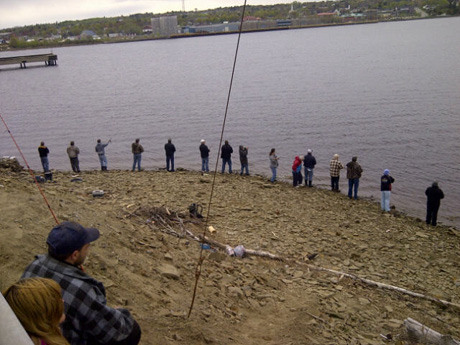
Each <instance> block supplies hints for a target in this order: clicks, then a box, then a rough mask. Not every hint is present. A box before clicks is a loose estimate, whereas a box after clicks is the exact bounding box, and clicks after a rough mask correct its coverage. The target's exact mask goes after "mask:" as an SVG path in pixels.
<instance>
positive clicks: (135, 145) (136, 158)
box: [131, 139, 144, 171]
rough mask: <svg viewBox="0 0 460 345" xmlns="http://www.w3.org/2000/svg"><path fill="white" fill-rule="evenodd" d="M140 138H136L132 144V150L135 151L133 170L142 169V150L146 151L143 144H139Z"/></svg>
mask: <svg viewBox="0 0 460 345" xmlns="http://www.w3.org/2000/svg"><path fill="white" fill-rule="evenodd" d="M139 141H140V139H136V141H135V142H134V143H132V145H131V151H132V153H133V169H132V171H134V170H136V165H137V170H138V171H141V160H142V152H144V148H143V147H142V145H141V144H139Z"/></svg>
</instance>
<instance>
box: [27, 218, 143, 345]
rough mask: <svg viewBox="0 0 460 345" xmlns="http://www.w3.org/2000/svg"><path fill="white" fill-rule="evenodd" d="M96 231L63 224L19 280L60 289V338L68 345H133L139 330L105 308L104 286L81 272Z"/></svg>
mask: <svg viewBox="0 0 460 345" xmlns="http://www.w3.org/2000/svg"><path fill="white" fill-rule="evenodd" d="M98 238H99V230H98V229H95V228H85V227H83V226H81V225H80V224H78V223H74V222H63V223H61V224H59V225H57V226H55V227H54V228H53V229H52V230H51V232H50V233H49V235H48V239H47V241H46V243H47V244H48V255H37V256H36V259H35V260H34V261H33V262H32V263H31V264H30V265H29V266H28V267H27V268H26V270H25V272H24V274H23V275H22V278H29V277H44V278H51V279H53V280H55V281H56V282H58V283H59V285H60V286H61V288H62V298H63V299H64V306H65V314H66V319H65V321H64V322H63V323H62V324H61V327H62V332H63V335H64V337H65V338H66V339H67V340H68V341H69V343H70V344H72V345H96V344H113V345H137V344H138V343H139V341H140V337H141V330H140V327H139V325H138V323H137V322H136V321H135V320H134V319H133V318H132V316H131V314H130V313H129V311H128V310H126V309H121V308H111V307H109V306H107V300H106V297H105V288H104V285H103V284H102V283H101V282H99V281H97V280H95V279H94V278H92V277H90V276H89V275H87V274H86V273H85V272H83V270H82V268H81V265H82V264H83V262H84V261H85V259H86V257H87V255H88V253H89V246H90V243H91V242H93V241H95V240H97V239H98Z"/></svg>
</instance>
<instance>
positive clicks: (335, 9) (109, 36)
mask: <svg viewBox="0 0 460 345" xmlns="http://www.w3.org/2000/svg"><path fill="white" fill-rule="evenodd" d="M241 11H242V6H234V7H225V8H222V7H221V8H217V9H211V10H206V11H185V12H167V13H162V14H159V13H142V14H133V15H129V16H118V17H110V18H108V17H103V18H90V19H84V20H73V21H64V22H56V23H52V24H50V23H48V24H38V23H37V24H35V25H28V26H22V27H14V28H4V29H2V30H0V50H9V49H29V48H46V47H58V46H66V45H75V44H95V43H96V44H97V43H106V42H126V41H136V40H149V39H155V38H158V37H156V36H155V35H154V34H153V33H152V30H151V19H152V18H154V17H160V16H177V22H178V27H180V28H184V27H187V26H199V25H211V24H219V23H225V22H229V23H231V22H238V21H240V20H241ZM459 14H460V7H459V0H400V1H391V0H370V1H363V0H350V1H320V2H297V1H294V2H292V3H285V4H277V5H267V6H263V5H258V6H251V5H248V6H247V7H246V12H245V20H289V19H290V20H293V19H305V21H304V22H305V23H310V24H309V25H305V27H308V26H319V25H342V24H353V23H368V22H373V23H375V22H376V21H388V20H408V19H419V18H433V17H438V16H456V15H459ZM289 25H290V24H288V25H286V26H285V27H283V28H282V29H287V28H290V26H289ZM280 29H281V28H280ZM85 31H87V32H88V31H90V32H93V33H95V35H97V39H94V38H93V37H88V36H83V35H81V34H82V32H85ZM198 34H200V35H202V34H203V33H202V32H201V33H198ZM193 35H196V34H190V33H187V34H181V33H178V34H177V35H174V36H175V37H186V36H193ZM75 38H76V39H75Z"/></svg>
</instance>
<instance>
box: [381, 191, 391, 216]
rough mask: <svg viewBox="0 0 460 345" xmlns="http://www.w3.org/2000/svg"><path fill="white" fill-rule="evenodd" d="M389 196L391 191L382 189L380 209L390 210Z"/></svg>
mask: <svg viewBox="0 0 460 345" xmlns="http://www.w3.org/2000/svg"><path fill="white" fill-rule="evenodd" d="M390 197H391V191H389V190H382V200H381V203H380V205H381V206H382V211H386V212H390Z"/></svg>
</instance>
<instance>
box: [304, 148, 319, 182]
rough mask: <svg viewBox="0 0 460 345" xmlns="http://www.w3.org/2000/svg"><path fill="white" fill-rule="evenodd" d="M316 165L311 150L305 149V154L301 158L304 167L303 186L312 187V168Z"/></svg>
mask: <svg viewBox="0 0 460 345" xmlns="http://www.w3.org/2000/svg"><path fill="white" fill-rule="evenodd" d="M315 165H316V158H315V157H314V156H313V151H312V150H311V149H308V150H307V154H306V155H305V157H304V158H303V166H304V167H305V169H304V170H305V187H306V186H307V183H308V187H312V182H313V169H314V168H315Z"/></svg>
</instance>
